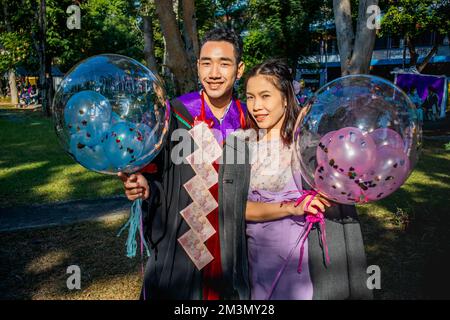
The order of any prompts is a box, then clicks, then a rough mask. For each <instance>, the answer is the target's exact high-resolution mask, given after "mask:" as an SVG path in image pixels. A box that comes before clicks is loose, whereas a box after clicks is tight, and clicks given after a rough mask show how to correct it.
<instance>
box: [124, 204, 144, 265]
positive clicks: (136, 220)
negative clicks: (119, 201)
mask: <svg viewBox="0 0 450 320" xmlns="http://www.w3.org/2000/svg"><path fill="white" fill-rule="evenodd" d="M141 219H142V199H140V198H139V199H136V200H134V202H133V204H132V205H131V210H130V218H129V219H128V221H127V222H126V223H125V224H124V225H123V226H122V228H121V229H120V231H119V233H118V234H117V236H118V237H120V235H121V234H122V232H123V231H124V230H125V229H126V228H127V227H128V226H129V229H128V238H127V257H128V258H134V257H135V256H136V249H137V241H136V233H137V230H138V229H139V236H140V238H141V254H142V251H143V250H142V246H145V251H146V253H147V257H150V250H149V249H148V246H147V242H146V241H145V239H144V231H143V227H142V221H141Z"/></svg>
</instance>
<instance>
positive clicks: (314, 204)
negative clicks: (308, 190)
mask: <svg viewBox="0 0 450 320" xmlns="http://www.w3.org/2000/svg"><path fill="white" fill-rule="evenodd" d="M311 197H312V196H306V197H305V199H303V201H302V202H300V204H298V205H296V203H295V202H291V203H289V205H288V208H287V210H288V212H289V213H290V214H291V215H294V216H302V215H304V214H305V213H311V214H314V215H315V214H318V213H319V211H320V212H325V209H326V208H328V207H330V206H331V203H330V202H329V201H328V200H326V199H324V198H322V197H320V196H315V197H314V199H312V200H311ZM309 201H311V202H310V203H309V205H308V202H309Z"/></svg>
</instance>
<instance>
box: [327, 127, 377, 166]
mask: <svg viewBox="0 0 450 320" xmlns="http://www.w3.org/2000/svg"><path fill="white" fill-rule="evenodd" d="M375 153H376V145H375V142H374V141H373V139H372V138H371V137H370V136H369V135H364V134H363V133H362V131H361V130H360V129H358V128H354V127H346V128H342V129H339V130H338V131H336V132H335V133H334V134H333V136H332V138H331V141H330V143H329V145H328V159H329V165H330V166H332V167H333V168H335V169H337V170H339V171H341V173H347V172H353V171H354V172H355V173H356V174H363V173H365V172H366V171H367V170H369V169H370V168H371V167H372V166H373V164H374V161H375Z"/></svg>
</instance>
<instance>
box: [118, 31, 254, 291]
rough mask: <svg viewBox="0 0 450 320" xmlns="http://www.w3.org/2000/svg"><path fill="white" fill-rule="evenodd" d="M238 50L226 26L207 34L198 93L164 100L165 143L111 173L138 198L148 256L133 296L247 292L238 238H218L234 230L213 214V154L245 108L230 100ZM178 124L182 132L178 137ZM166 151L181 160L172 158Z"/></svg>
mask: <svg viewBox="0 0 450 320" xmlns="http://www.w3.org/2000/svg"><path fill="white" fill-rule="evenodd" d="M241 55H242V41H241V39H240V38H239V36H237V35H236V34H235V33H234V32H233V31H230V30H226V29H214V30H211V31H210V32H208V33H207V34H206V35H205V37H204V39H203V42H202V47H201V50H200V57H199V58H198V61H197V68H198V77H199V79H200V82H201V84H202V87H203V88H202V90H200V91H198V92H191V93H188V94H185V95H182V96H180V97H178V98H176V99H174V100H173V101H171V109H172V110H171V117H172V118H171V125H170V129H169V134H168V137H169V138H168V139H170V140H168V141H166V143H165V145H164V148H163V149H162V150H161V152H160V154H159V155H158V157H157V158H156V159H155V161H154V162H153V163H152V164H150V165H149V166H147V168H146V169H145V170H144V172H143V173H142V174H141V173H138V174H133V175H131V176H130V177H127V176H126V175H124V174H122V173H120V174H119V177H120V178H121V179H122V181H123V182H124V187H125V193H126V195H127V197H128V199H129V200H135V199H137V198H142V199H143V200H145V201H143V208H142V209H143V210H142V211H143V214H144V215H146V216H145V217H144V229H145V230H146V231H145V237H146V240H147V241H148V243H149V245H150V247H151V249H152V250H151V251H152V254H151V257H150V258H149V260H148V263H147V265H146V270H145V277H144V285H143V288H142V295H141V298H144V299H203V300H215V299H249V297H250V294H249V284H248V278H247V277H248V270H247V263H246V244H245V241H243V240H242V239H241V238H239V239H236V240H234V239H233V241H224V239H225V237H226V236H230V234H239V233H240V231H236V230H234V229H235V228H236V227H235V226H237V225H238V221H233V220H232V219H230V218H227V217H228V216H230V215H229V214H228V215H227V213H226V212H223V210H222V209H221V210H222V211H221V216H220V217H219V209H220V208H221V203H220V201H219V188H218V183H217V182H218V174H217V170H218V164H217V157H216V156H217V155H219V156H220V155H221V147H222V144H223V141H224V140H225V138H226V136H227V135H228V134H229V133H231V132H233V131H234V130H236V129H238V128H243V127H245V117H246V112H247V111H246V107H245V105H243V104H241V103H240V101H239V100H237V99H235V98H234V97H233V85H234V83H235V81H236V79H239V78H240V77H241V76H242V74H243V72H244V63H243V62H242V61H241ZM205 128H206V130H205V131H206V132H205V134H206V135H204V134H202V135H200V137H201V138H200V139H199V138H198V137H197V139H196V136H195V134H194V133H195V132H197V131H198V130H199V129H201V130H204V129H205ZM178 129H184V130H185V131H186V130H187V132H189V134H180V131H179V130H178ZM174 132H175V134H172V133H174ZM180 136H182V138H183V139H181V141H179V140H180V139H179V137H180ZM191 137H192V138H191ZM204 137H209V138H210V140H208V143H205V141H202V139H204ZM185 139H187V140H188V141H183V140H185ZM186 143H187V144H188V145H189V146H192V148H188V149H190V150H191V152H188V153H189V154H187V155H186V154H182V155H180V154H179V153H177V152H176V151H178V149H179V146H180V145H181V144H186ZM182 149H183V148H182ZM199 149H200V151H202V152H204V153H205V154H214V157H213V158H214V160H213V161H211V162H209V163H200V164H199V163H194V162H193V161H192V159H193V157H192V156H193V153H194V152H193V151H194V150H197V151H198V150H199ZM202 149H204V150H202ZM174 151H175V152H174ZM185 153H186V152H185ZM174 154H175V155H176V156H177V157H181V158H182V159H183V161H181V162H179V161H178V160H177V161H174V160H175V159H174V158H173V156H174ZM224 217H225V218H224ZM205 218H206V219H207V220H206V219H205ZM224 219H225V220H224ZM236 220H237V219H236ZM225 225H226V226H225Z"/></svg>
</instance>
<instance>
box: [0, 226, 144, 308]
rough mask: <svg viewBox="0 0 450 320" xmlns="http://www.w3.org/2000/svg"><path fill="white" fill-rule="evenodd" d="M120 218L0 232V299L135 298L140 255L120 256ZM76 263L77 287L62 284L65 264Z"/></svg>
mask: <svg viewBox="0 0 450 320" xmlns="http://www.w3.org/2000/svg"><path fill="white" fill-rule="evenodd" d="M124 222H125V220H124V219H120V220H115V221H114V220H111V221H105V222H92V223H83V224H77V225H71V226H65V227H57V228H46V229H41V230H31V231H22V232H13V233H3V234H2V233H0V239H1V243H2V245H1V247H0V260H1V261H2V263H1V264H0V299H2V300H3V299H7V300H10V299H14V300H16V299H19V300H24V299H25V300H28V299H38V300H40V299H44V300H50V299H51V300H53V299H58V300H59V299H76V300H85V299H127V300H134V299H138V298H139V293H140V288H141V282H142V276H141V273H140V269H141V268H140V256H139V253H138V256H137V257H136V258H134V259H129V258H127V257H126V256H125V253H126V248H125V241H126V234H125V235H122V236H121V237H120V238H117V237H116V234H117V231H118V229H119V228H120V226H121V225H122V224H123V223H124ZM71 265H77V266H78V267H79V268H80V272H81V289H80V290H76V289H74V290H69V289H68V288H67V284H66V282H67V279H68V277H69V276H70V274H67V268H68V267H69V266H71Z"/></svg>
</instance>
